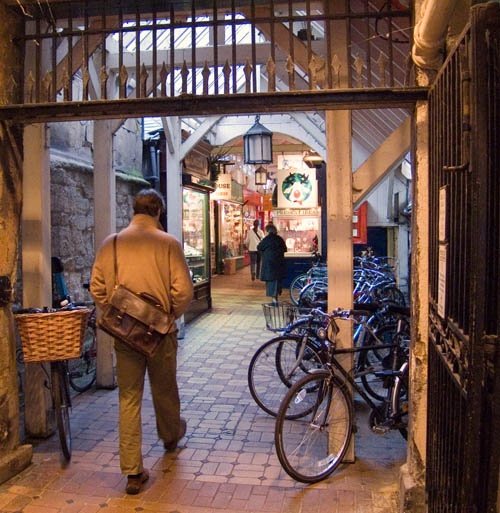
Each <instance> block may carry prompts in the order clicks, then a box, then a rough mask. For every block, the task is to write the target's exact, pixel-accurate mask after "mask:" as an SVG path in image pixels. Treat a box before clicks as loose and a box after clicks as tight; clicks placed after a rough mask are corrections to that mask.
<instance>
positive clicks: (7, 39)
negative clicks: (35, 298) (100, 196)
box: [0, 4, 32, 483]
mask: <svg viewBox="0 0 500 513" xmlns="http://www.w3.org/2000/svg"><path fill="white" fill-rule="evenodd" d="M23 23H24V20H23V19H21V18H16V17H15V16H14V15H13V13H12V11H11V10H10V9H8V8H7V7H6V6H5V5H3V4H0V51H1V54H2V66H1V67H0V105H9V104H11V103H15V102H17V101H19V97H20V95H21V91H20V90H19V86H18V84H20V83H22V81H21V74H22V71H23V70H22V66H21V63H22V58H21V55H20V52H19V46H17V45H13V44H12V40H13V39H14V38H15V37H16V36H19V35H22V34H23V26H24V25H23ZM22 153H23V150H22V129H21V128H20V127H15V126H7V125H5V124H3V123H1V124H0V247H1V248H2V251H0V276H1V277H2V280H3V282H4V283H6V282H7V281H9V282H10V283H11V284H12V283H14V282H15V281H16V277H17V262H18V242H19V226H20V219H21V204H22V165H23V163H22V159H23V155H22ZM4 292H5V294H4ZM1 297H2V301H1V302H0V340H1V341H2V343H1V344H0V483H3V482H4V481H6V480H8V479H10V478H11V477H12V476H14V475H15V474H17V473H19V472H20V471H21V470H23V469H24V468H25V467H27V466H28V465H29V464H30V462H31V457H32V448H31V445H21V444H20V438H19V396H18V383H17V371H16V359H15V351H16V339H15V331H14V322H13V317H12V310H11V302H10V299H12V298H11V297H9V294H8V291H7V290H5V291H3V290H2V294H1Z"/></svg>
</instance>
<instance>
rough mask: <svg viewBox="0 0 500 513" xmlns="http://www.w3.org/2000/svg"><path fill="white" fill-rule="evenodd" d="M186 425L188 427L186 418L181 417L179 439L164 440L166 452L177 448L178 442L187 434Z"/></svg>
mask: <svg viewBox="0 0 500 513" xmlns="http://www.w3.org/2000/svg"><path fill="white" fill-rule="evenodd" d="M186 427H187V424H186V419H183V418H182V417H181V420H180V422H179V434H178V436H177V440H174V441H173V442H164V443H163V446H164V447H165V451H166V452H174V451H175V449H177V444H178V443H179V441H180V440H181V438H183V437H184V435H185V434H186Z"/></svg>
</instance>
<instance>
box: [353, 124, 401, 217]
mask: <svg viewBox="0 0 500 513" xmlns="http://www.w3.org/2000/svg"><path fill="white" fill-rule="evenodd" d="M410 144H411V116H408V118H406V120H405V121H404V122H403V123H402V125H401V126H400V127H399V128H398V129H396V130H394V132H393V133H392V134H391V135H390V136H389V137H388V138H387V139H386V140H385V141H384V142H383V143H382V144H381V145H380V146H379V147H378V148H377V149H376V150H375V151H374V152H373V153H372V155H371V156H370V157H369V158H368V159H367V160H366V161H365V162H363V164H362V165H361V166H360V167H359V168H358V169H357V170H356V171H355V172H354V174H353V179H352V187H353V202H354V204H355V208H356V207H357V206H359V204H360V203H361V202H362V201H363V200H364V199H365V198H366V196H367V195H368V193H369V192H371V191H372V190H373V189H374V187H375V186H376V185H377V184H378V183H380V181H381V180H382V178H384V176H385V175H386V174H387V173H388V172H389V171H391V170H392V169H393V168H394V166H395V165H396V164H397V163H398V162H399V161H401V160H402V158H403V157H404V156H405V155H406V154H407V153H408V151H410Z"/></svg>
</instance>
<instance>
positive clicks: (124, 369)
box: [90, 189, 193, 495]
mask: <svg viewBox="0 0 500 513" xmlns="http://www.w3.org/2000/svg"><path fill="white" fill-rule="evenodd" d="M164 210H165V204H164V202H163V198H162V197H161V196H160V194H158V193H157V192H156V191H155V190H153V189H145V190H142V191H140V192H139V193H138V194H137V195H136V197H135V198H134V215H133V218H132V220H131V222H130V224H129V225H128V226H127V227H126V228H125V229H124V230H122V231H121V232H120V233H119V234H118V237H117V240H116V257H117V264H118V266H117V267H118V276H117V277H116V278H115V275H114V251H113V238H114V234H113V235H110V236H109V237H107V238H106V239H105V240H104V242H103V244H102V246H101V248H100V249H99V251H98V252H97V255H96V259H95V262H94V267H93V269H92V277H91V283H90V292H91V294H92V296H93V298H94V300H95V302H96V304H97V306H98V307H100V308H102V307H103V306H104V305H106V303H107V302H108V301H109V298H110V297H111V294H112V292H113V287H114V286H115V282H117V281H118V282H119V283H120V284H121V285H124V286H125V287H127V288H129V289H130V290H132V291H134V292H135V293H138V294H139V293H147V294H149V295H151V296H154V297H155V298H156V299H157V300H158V301H159V303H160V304H161V305H162V307H163V308H164V309H165V310H166V311H167V312H170V313H171V314H172V316H173V317H175V318H176V319H177V318H179V317H180V316H181V315H182V314H183V313H184V312H185V311H186V309H187V307H188V305H189V302H190V301H191V298H192V297H193V284H192V281H191V277H190V274H189V269H188V266H187V263H186V259H185V258H184V254H183V252H182V248H181V245H180V244H179V242H178V241H177V239H175V238H174V237H173V236H172V235H169V234H167V233H165V231H163V229H162V228H161V225H160V223H159V219H160V216H161V215H162V213H163V212H164ZM114 347H115V352H116V373H117V382H118V391H119V412H120V415H119V435H120V468H121V471H122V473H123V474H125V475H126V476H127V486H126V492H127V493H128V494H133V495H135V494H137V493H139V492H140V491H141V489H142V486H143V485H144V483H145V482H146V481H147V480H148V478H149V473H148V471H147V470H146V469H145V468H144V467H143V460H142V449H141V447H142V424H141V403H142V396H143V391H144V378H145V373H146V370H147V372H148V376H149V381H150V384H151V395H152V399H153V406H154V410H155V415H156V426H157V430H158V436H159V437H160V438H161V439H162V440H163V443H164V446H165V450H166V451H170V452H171V451H174V450H175V449H176V447H177V443H178V442H179V440H180V439H181V438H182V437H183V436H184V435H185V433H186V421H185V420H184V419H182V418H181V416H180V399H179V391H178V388H177V375H176V371H177V329H176V326H175V323H173V326H172V330H171V332H170V333H167V335H166V336H165V338H164V340H163V341H162V343H161V344H160V346H159V348H158V349H157V351H156V352H155V353H154V355H153V356H151V357H146V356H144V355H143V354H141V353H139V352H137V351H135V350H133V349H132V348H130V347H129V346H127V345H126V344H125V343H123V342H121V341H120V340H115V342H114Z"/></svg>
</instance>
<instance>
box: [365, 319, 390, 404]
mask: <svg viewBox="0 0 500 513" xmlns="http://www.w3.org/2000/svg"><path fill="white" fill-rule="evenodd" d="M395 329H396V327H395V326H391V325H388V326H383V327H381V328H380V329H379V330H377V331H376V332H375V334H376V338H375V337H373V336H371V335H370V336H368V337H367V340H366V341H365V342H364V345H365V346H367V347H368V346H376V345H386V344H392V343H393V339H394V336H395ZM390 354H391V350H390V348H386V349H377V348H376V347H371V348H370V349H367V350H364V351H360V352H359V356H358V362H357V365H356V377H359V379H360V381H361V384H362V385H363V388H364V389H365V390H366V392H367V393H368V394H369V395H370V396H372V397H373V398H374V399H377V400H378V401H383V400H384V399H385V397H386V394H387V392H386V388H385V387H384V379H383V378H379V377H377V376H376V375H375V373H376V372H380V371H382V370H384V369H385V366H384V364H385V363H386V361H387V359H388V358H390Z"/></svg>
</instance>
